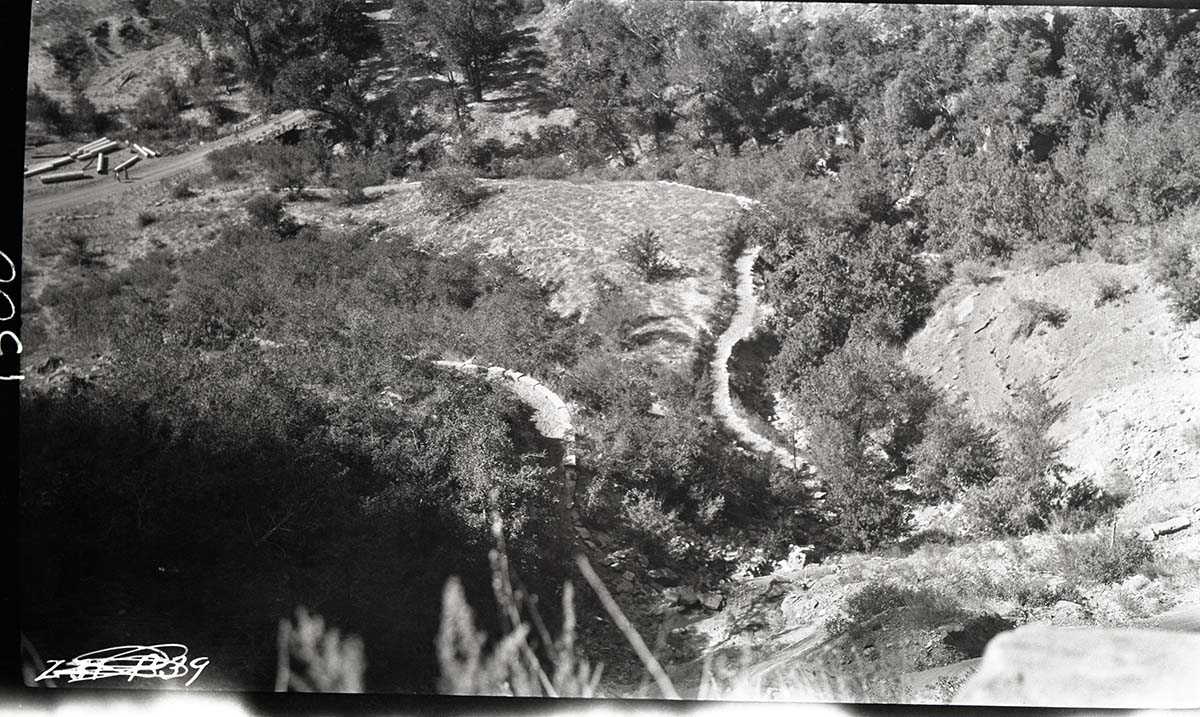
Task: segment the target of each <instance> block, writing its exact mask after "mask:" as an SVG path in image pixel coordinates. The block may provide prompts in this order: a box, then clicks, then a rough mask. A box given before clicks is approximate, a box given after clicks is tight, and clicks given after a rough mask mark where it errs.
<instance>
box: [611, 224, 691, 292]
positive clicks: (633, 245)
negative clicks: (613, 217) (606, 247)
mask: <svg viewBox="0 0 1200 717" xmlns="http://www.w3.org/2000/svg"><path fill="white" fill-rule="evenodd" d="M617 253H618V254H620V256H621V258H622V259H624V260H625V261H627V262H629V263H630V264H632V265H633V268H634V269H636V270H637V273H638V275H639V276H640V277H641V278H642V280H643V281H645V282H647V283H649V284H653V283H655V282H657V281H663V280H665V279H672V278H674V277H676V276H678V275H679V274H680V266H679V263H678V262H676V261H675V260H674V259H672V258H671V257H669V256H667V252H666V250H665V249H664V248H663V243H662V240H661V239H659V238H658V234H656V233H655V232H653V231H651V230H650V229H647V230H645V231H643V232H640V233H638V234H635V235H634V236H632V237H630V238H629V239H627V240H626V241H625V242H624V243H623V244H621V246H620V248H619V249H618V250H617Z"/></svg>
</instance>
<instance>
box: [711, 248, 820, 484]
mask: <svg viewBox="0 0 1200 717" xmlns="http://www.w3.org/2000/svg"><path fill="white" fill-rule="evenodd" d="M760 251H762V247H758V246H756V247H750V248H748V249H746V251H744V252H743V253H742V255H741V256H740V257H738V260H737V263H736V264H734V269H735V271H736V273H737V288H736V293H737V309H736V311H734V314H733V319H732V320H731V321H730V322H729V327H728V328H726V329H725V331H724V332H722V334H721V335H720V336H719V337H718V338H717V346H716V354H715V355H714V356H713V360H712V364H710V367H711V369H712V376H713V395H712V404H713V415H715V416H716V417H717V419H719V420H720V421H721V423H723V424H724V425H725V427H726V428H727V429H729V431H730V432H731V433H733V435H734V436H736V437H737V440H738V442H739V443H742V444H743V445H745V446H747V447H749V448H751V449H752V450H754V451H756V452H758V453H763V454H766V455H770V456H773V457H774V458H775V460H777V461H778V462H779V464H780V465H784V466H788V467H790V468H791V469H792V470H795V471H802V472H808V473H811V468H810V467H809V465H808V464H807V463H806V462H805V461H804V460H803V459H802V458H801V457H800V456H799V455H798V454H797V453H796V452H795V450H794V449H789V448H787V447H786V446H782V445H780V444H778V443H776V442H774V441H772V440H771V439H770V438H768V437H767V436H764V435H762V434H760V433H758V432H756V431H755V430H754V428H753V427H752V426H751V425H750V422H749V421H747V420H746V419H745V418H744V417H742V416H741V415H739V414H738V412H737V411H736V410H734V407H733V397H732V395H731V393H730V388H729V359H730V357H731V356H732V355H733V349H734V347H735V346H737V344H738V342H739V341H742V340H744V339H746V338H748V337H749V336H750V334H751V333H753V332H754V324H755V319H756V318H757V315H758V300H757V298H756V297H755V295H754V262H755V260H757V259H758V253H759V252H760ZM804 484H805V485H806V486H807V487H809V488H813V487H816V485H817V484H816V481H814V480H807V481H805V482H804Z"/></svg>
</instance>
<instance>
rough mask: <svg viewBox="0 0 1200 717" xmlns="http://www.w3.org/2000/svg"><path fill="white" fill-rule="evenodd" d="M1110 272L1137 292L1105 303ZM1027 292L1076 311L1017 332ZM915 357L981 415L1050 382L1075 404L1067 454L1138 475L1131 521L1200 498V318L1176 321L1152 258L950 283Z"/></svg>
mask: <svg viewBox="0 0 1200 717" xmlns="http://www.w3.org/2000/svg"><path fill="white" fill-rule="evenodd" d="M1103 278H1116V279H1118V280H1119V281H1120V282H1121V284H1122V286H1123V287H1125V288H1126V289H1128V290H1129V291H1128V293H1127V294H1125V296H1124V297H1121V298H1119V299H1116V300H1115V301H1111V302H1108V303H1105V304H1104V305H1102V306H1099V307H1097V306H1095V305H1094V301H1095V299H1096V295H1097V285H1096V282H1097V281H1098V280H1100V279H1103ZM1024 299H1036V300H1040V301H1044V302H1048V303H1050V304H1053V305H1056V306H1060V307H1062V308H1064V309H1066V310H1067V312H1068V318H1067V319H1066V321H1065V322H1064V323H1063V325H1062V326H1061V327H1059V328H1053V327H1051V326H1048V325H1045V324H1043V325H1041V326H1040V327H1038V328H1037V329H1035V330H1034V332H1033V334H1032V335H1031V336H1030V337H1029V338H1019V337H1017V338H1014V330H1015V327H1016V326H1017V324H1018V323H1019V321H1020V317H1019V315H1020V314H1021V311H1020V309H1019V308H1018V306H1017V302H1018V301H1020V300H1024ZM907 360H908V362H909V364H910V365H912V366H913V367H914V368H916V369H917V370H918V371H919V372H921V373H922V374H924V375H926V376H929V377H930V378H931V379H932V380H934V381H935V382H936V383H937V384H938V385H939V386H942V387H943V388H946V389H947V390H949V391H951V392H954V393H957V394H959V395H961V396H962V397H964V398H965V399H966V402H967V404H968V405H970V406H971V407H972V408H973V409H974V410H975V411H976V412H977V413H978V415H980V416H987V415H989V414H991V413H993V412H995V411H997V410H999V409H1000V408H1001V407H1002V406H1003V403H1004V401H1005V400H1006V397H1007V395H1008V389H1009V388H1011V387H1012V386H1014V385H1016V383H1018V382H1020V381H1023V380H1026V379H1031V378H1040V379H1046V380H1048V381H1049V382H1050V384H1049V385H1050V386H1051V387H1052V388H1053V390H1054V392H1055V394H1056V396H1057V398H1058V400H1060V401H1066V402H1068V403H1069V410H1068V413H1067V415H1066V417H1065V419H1064V420H1063V421H1061V422H1060V423H1059V424H1057V425H1056V426H1055V428H1054V434H1055V435H1056V436H1057V437H1058V438H1061V439H1062V440H1064V441H1065V442H1066V450H1065V452H1064V460H1065V462H1066V463H1067V464H1068V465H1070V466H1072V467H1074V468H1076V469H1077V474H1078V475H1079V476H1089V477H1091V478H1092V479H1093V480H1095V481H1096V482H1098V483H1100V484H1101V485H1112V484H1114V483H1119V482H1123V481H1128V482H1129V483H1130V484H1131V486H1132V487H1133V488H1134V489H1135V496H1136V500H1134V501H1133V502H1132V504H1131V505H1130V506H1129V507H1128V508H1127V510H1128V511H1132V512H1129V513H1128V517H1129V518H1130V519H1138V520H1143V521H1145V522H1148V521H1153V520H1158V519H1161V518H1162V517H1166V515H1158V513H1160V512H1162V511H1166V512H1167V514H1170V511H1171V510H1172V509H1174V508H1179V507H1183V506H1189V505H1191V504H1193V503H1195V502H1196V501H1197V500H1200V445H1198V443H1200V438H1198V435H1200V400H1198V399H1200V326H1196V325H1195V324H1192V325H1188V326H1182V327H1181V326H1180V325H1178V324H1177V323H1176V322H1175V321H1174V320H1173V319H1172V317H1171V315H1170V313H1169V311H1168V307H1167V305H1166V303H1165V302H1164V301H1163V299H1162V298H1161V296H1160V295H1159V290H1158V288H1157V286H1156V285H1155V284H1154V283H1153V282H1152V281H1151V279H1150V277H1149V276H1148V275H1147V268H1146V266H1145V264H1132V265H1127V266H1121V265H1115V264H1105V263H1102V262H1087V263H1070V264H1063V265H1060V266H1056V267H1054V268H1052V269H1049V270H1047V271H1045V272H1035V271H1030V270H1025V271H1017V272H1013V271H997V272H995V273H994V276H993V278H990V279H987V280H986V283H983V284H979V285H969V284H968V285H962V284H959V285H956V286H954V287H951V288H950V289H948V290H947V291H946V293H945V294H944V296H943V304H942V306H941V308H940V309H939V310H938V311H937V313H935V314H934V316H933V317H932V318H931V319H930V320H929V321H928V323H927V324H926V326H925V328H924V330H922V331H921V332H920V333H918V334H917V335H916V336H915V337H914V338H913V340H912V342H911V343H910V344H909V346H908V350H907ZM1143 513H1146V514H1145V515H1143ZM1149 513H1153V515H1149Z"/></svg>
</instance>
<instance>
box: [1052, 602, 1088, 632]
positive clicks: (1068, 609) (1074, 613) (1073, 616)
mask: <svg viewBox="0 0 1200 717" xmlns="http://www.w3.org/2000/svg"><path fill="white" fill-rule="evenodd" d="M1088 617H1089V616H1088V611H1087V608H1085V607H1084V606H1082V605H1080V604H1079V603H1077V602H1071V601H1070V600H1059V601H1058V602H1056V603H1054V607H1052V608H1050V623H1051V624H1052V625H1060V626H1064V627H1069V626H1072V625H1084V624H1087V621H1088Z"/></svg>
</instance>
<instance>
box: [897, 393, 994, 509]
mask: <svg viewBox="0 0 1200 717" xmlns="http://www.w3.org/2000/svg"><path fill="white" fill-rule="evenodd" d="M923 432H924V437H923V438H922V440H921V442H920V443H919V444H918V445H917V447H916V449H915V450H914V451H913V453H912V457H911V461H912V466H913V470H912V474H911V475H912V483H913V485H914V487H916V488H917V489H918V490H919V491H921V493H922V494H923V495H925V496H927V497H929V498H932V499H943V500H944V499H948V498H952V497H953V496H955V495H957V494H959V493H961V492H962V491H963V490H965V489H966V488H968V487H970V486H974V485H983V484H986V483H989V482H991V481H992V480H993V479H994V478H995V477H996V475H997V473H998V472H999V463H1000V447H999V442H998V440H997V438H996V435H995V433H994V432H992V431H991V430H989V429H987V428H985V427H984V426H980V425H978V424H976V423H975V422H974V421H972V420H971V419H970V416H968V415H967V413H966V411H964V410H963V409H961V408H959V407H958V406H954V405H950V404H940V405H938V406H937V407H936V408H935V409H934V410H933V412H932V413H931V414H930V416H929V418H928V419H927V420H926V422H925V425H924V428H923Z"/></svg>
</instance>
